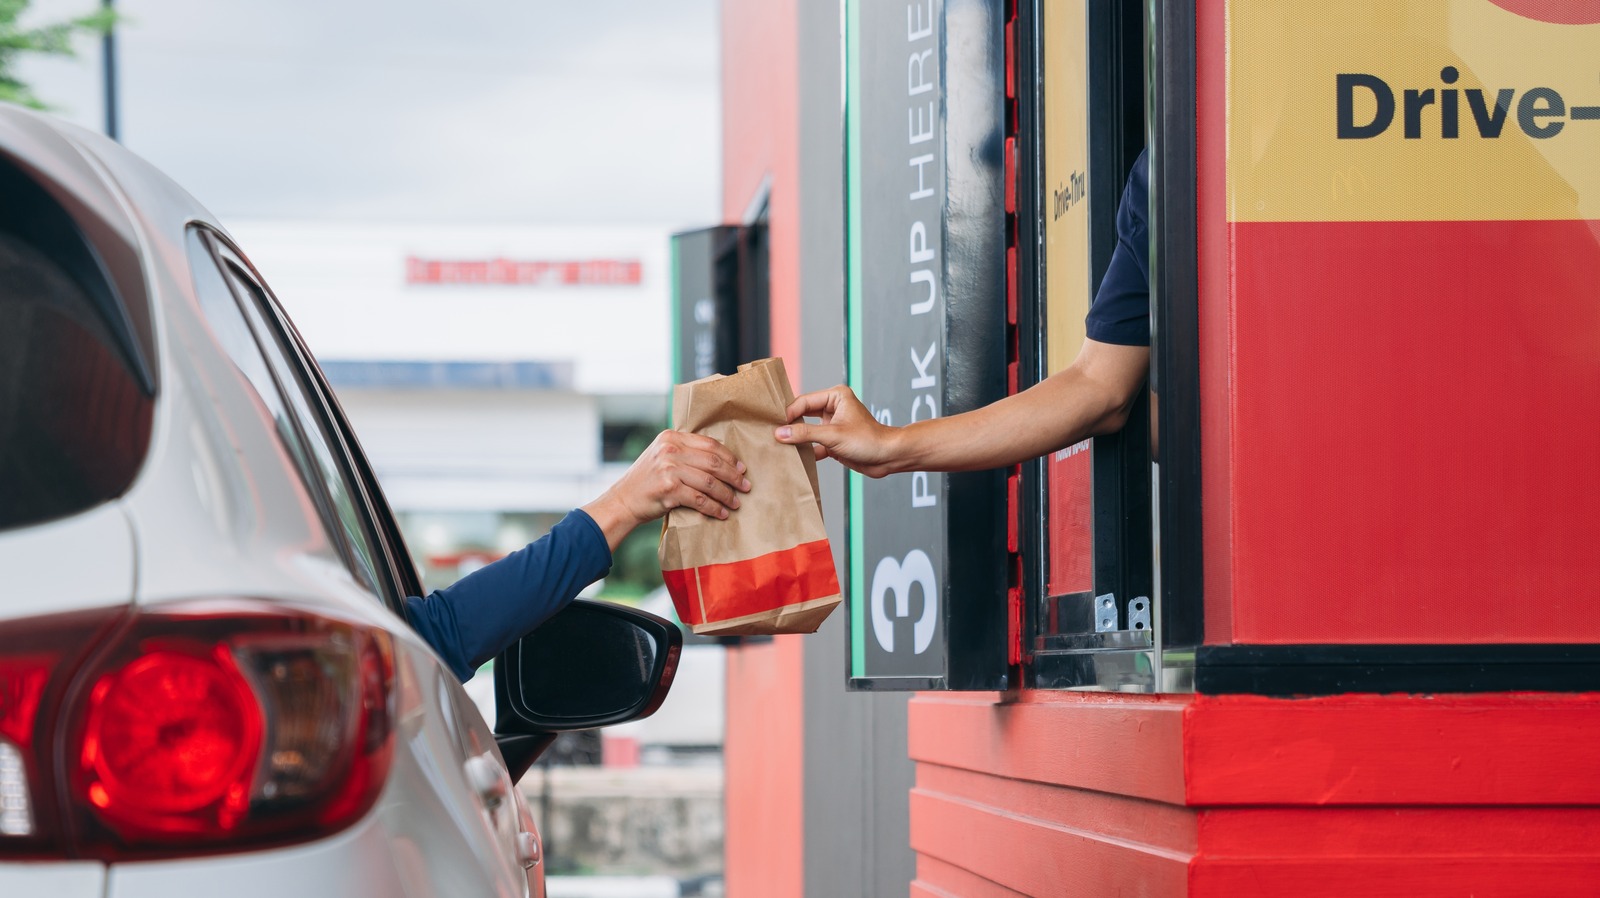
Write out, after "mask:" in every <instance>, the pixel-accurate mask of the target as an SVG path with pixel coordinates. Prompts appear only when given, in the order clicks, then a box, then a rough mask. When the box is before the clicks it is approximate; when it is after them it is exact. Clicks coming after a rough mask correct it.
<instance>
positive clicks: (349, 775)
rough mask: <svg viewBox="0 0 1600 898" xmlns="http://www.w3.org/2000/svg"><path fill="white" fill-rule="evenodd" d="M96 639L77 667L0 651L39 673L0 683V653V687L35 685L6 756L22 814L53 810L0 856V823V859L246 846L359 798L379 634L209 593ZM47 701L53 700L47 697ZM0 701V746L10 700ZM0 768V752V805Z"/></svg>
mask: <svg viewBox="0 0 1600 898" xmlns="http://www.w3.org/2000/svg"><path fill="white" fill-rule="evenodd" d="M49 620H50V619H37V620H36V621H34V622H32V628H33V629H34V630H48V629H50V627H49V625H48V623H47V622H48V621H49ZM6 626H7V628H9V627H10V626H11V625H10V624H7V625H6ZM77 629H78V630H79V631H81V629H82V628H81V626H80V627H78V628H77ZM101 642H102V645H101V647H100V648H98V649H97V650H96V651H95V652H94V653H93V654H92V655H91V656H90V657H88V658H87V659H84V660H83V661H82V663H81V664H71V665H61V664H52V665H51V666H50V667H41V665H40V664H39V663H38V662H37V661H26V660H24V656H22V655H20V654H18V655H17V656H14V657H12V658H10V659H9V661H11V662H15V664H14V666H15V667H16V668H17V669H18V670H27V671H34V672H37V671H40V670H46V671H48V676H47V681H46V683H45V685H44V686H41V687H34V686H29V685H27V684H28V683H31V682H32V680H27V679H24V678H23V677H20V676H19V677H15V678H13V677H9V676H6V675H5V673H4V671H6V670H7V669H8V668H7V667H6V665H7V663H8V659H7V651H6V650H5V649H0V696H6V695H10V694H11V693H12V692H14V693H16V694H17V695H18V696H23V697H24V698H26V696H29V695H33V694H35V693H37V694H38V695H39V696H40V698H39V699H35V700H32V701H34V702H35V704H37V705H39V706H40V710H38V711H35V712H32V713H31V717H32V718H33V722H32V731H33V733H34V734H36V737H37V738H34V739H33V740H31V745H30V744H28V743H22V744H20V745H19V752H18V753H19V754H20V755H21V757H22V760H23V762H24V764H25V765H26V766H27V768H28V769H29V771H31V772H29V773H28V774H27V777H28V780H27V783H26V785H27V787H28V789H27V803H28V807H29V809H30V811H32V812H35V813H36V814H37V811H38V810H39V809H40V807H41V805H46V806H52V805H53V806H54V807H52V808H51V810H52V811H54V812H56V813H53V814H50V815H47V816H48V817H49V818H50V819H49V820H46V821H44V822H45V825H35V827H34V830H33V832H31V833H30V834H29V835H28V836H26V837H21V838H20V839H19V840H18V841H17V842H16V843H15V845H14V848H15V849H18V850H14V851H9V852H8V851H7V848H8V845H7V843H8V842H9V841H12V840H9V839H7V838H6V834H5V831H4V830H3V829H0V855H4V854H8V853H23V854H31V855H35V856H37V855H39V854H41V853H42V854H44V855H46V856H57V857H59V856H73V857H96V858H101V859H106V860H112V859H120V858H132V857H141V858H142V857H158V856H172V855H187V854H196V853H205V852H214V851H230V850H241V849H245V848H255V847H263V846H266V845H270V844H278V843H284V842H291V841H301V840H305V839H311V838H317V837H320V836H323V835H327V834H329V833H331V832H334V831H336V830H338V829H341V828H343V827H344V826H346V825H348V824H349V823H351V822H353V821H354V820H356V819H358V818H359V817H361V816H362V815H363V814H365V813H366V812H367V810H368V809H369V808H371V806H372V803H373V801H374V800H376V798H377V795H378V792H379V791H380V790H381V788H382V785H383V782H384V780H385V778H386V776H387V773H388V768H389V762H390V757H391V755H392V751H393V734H392V730H391V724H392V721H393V719H394V713H393V697H392V696H393V689H392V684H393V675H394V661H393V655H392V652H393V648H392V644H391V642H390V639H389V636H388V634H387V633H385V632H383V631H382V630H379V629H374V628H371V627H367V626H364V625H361V624H356V623H351V622H348V621H342V620H337V619H333V618H329V617H326V616H323V615H319V614H313V613H310V612H306V611H296V610H286V609H285V608H283V607H282V606H277V605H271V604H268V603H264V602H250V601H245V600H214V601H206V602H190V603H186V604H184V605H182V606H170V607H161V608H159V609H152V610H147V611H142V612H137V613H133V614H131V615H129V616H128V618H127V620H126V621H125V622H124V623H123V624H122V625H120V626H118V627H116V628H115V631H114V632H112V633H111V634H110V635H109V636H106V637H105V638H103V639H102V640H101ZM35 654H38V653H35ZM33 676H34V677H35V678H37V676H38V674H37V673H34V674H33ZM62 681H70V685H67V684H64V683H63V682H62ZM8 690H9V691H8ZM52 695H54V696H55V699H56V700H57V701H59V704H60V707H59V708H54V709H52V708H49V707H47V706H48V705H49V704H50V702H51V696H52ZM0 703H4V704H0V743H3V742H4V741H5V740H6V739H7V738H8V737H7V736H6V735H3V734H6V733H10V732H12V730H14V729H17V728H18V727H17V726H12V727H11V728H10V729H7V728H6V727H7V722H9V721H11V718H12V716H15V717H16V719H17V721H21V720H22V718H23V716H24V713H23V709H24V701H23V700H16V701H12V700H9V699H6V698H0ZM6 707H13V708H15V709H16V713H15V714H14V715H9V716H8V715H7V714H6V712H5V710H4V709H5V708H6ZM30 747H31V751H30V750H29V748H30ZM4 764H5V756H4V754H3V753H0V813H4V811H3V808H5V807H7V805H5V804H4V802H5V798H4V797H3V796H4V792H3V790H4V785H3V783H4V780H3V777H4V776H5V774H4ZM57 814H59V816H57ZM30 849H31V850H30Z"/></svg>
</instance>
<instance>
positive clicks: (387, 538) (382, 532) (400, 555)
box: [216, 235, 422, 618]
mask: <svg viewBox="0 0 1600 898" xmlns="http://www.w3.org/2000/svg"><path fill="white" fill-rule="evenodd" d="M216 236H217V243H218V245H219V246H220V248H221V249H222V250H223V251H224V252H225V253H226V255H227V258H226V259H225V263H226V264H228V265H229V266H231V267H233V268H234V269H235V272H236V273H237V274H238V275H239V276H241V277H243V278H245V279H246V280H248V281H249V282H250V283H251V284H252V285H253V286H254V287H255V288H256V289H257V290H259V291H260V295H261V297H262V299H263V300H264V302H263V306H264V308H263V310H262V311H263V313H264V314H263V316H262V318H263V321H264V322H265V324H266V326H267V327H268V328H270V329H272V330H273V331H274V333H273V334H270V335H268V336H270V337H272V338H274V339H276V340H278V342H279V345H280V346H282V347H283V350H284V352H285V353H287V355H288V357H289V361H290V362H291V363H292V364H291V365H290V367H291V368H293V369H294V371H295V374H296V376H297V377H299V378H301V384H300V385H301V386H302V387H304V388H305V393H306V396H307V398H308V400H310V402H311V404H312V408H311V409H310V411H311V414H312V415H313V416H314V417H316V418H317V419H318V420H317V421H316V424H317V426H319V427H321V428H322V431H323V435H324V436H325V437H326V438H327V440H328V447H329V450H330V451H331V452H332V453H333V455H334V457H335V458H334V461H335V463H336V464H337V465H338V466H339V469H340V470H339V473H340V474H341V475H342V476H343V477H344V479H345V481H346V483H347V484H348V485H349V487H350V489H351V490H352V499H353V500H354V501H355V502H356V503H358V506H357V511H358V512H361V514H360V515H359V516H360V517H361V518H362V520H361V522H360V523H361V527H362V530H363V532H364V533H365V534H366V537H367V539H368V541H369V542H370V543H371V544H372V546H373V548H374V550H375V551H377V553H378V554H379V555H380V556H381V557H382V563H381V564H379V565H378V567H379V571H378V574H379V576H380V577H381V578H382V579H383V580H384V581H385V582H384V583H382V584H381V591H383V592H384V593H385V594H384V595H381V596H380V597H379V598H381V599H382V600H383V602H384V604H385V605H386V606H387V607H388V608H389V609H390V610H392V611H394V612H395V613H396V614H399V615H400V616H401V617H402V618H404V617H405V597H406V596H410V595H421V594H422V593H421V591H420V590H421V583H420V578H418V577H417V575H416V568H415V566H414V565H412V566H410V568H409V571H410V576H409V577H408V576H407V575H406V574H407V570H408V568H407V566H406V565H403V564H401V563H400V559H405V560H406V562H407V563H409V561H410V555H409V554H406V553H405V551H404V545H405V544H404V542H401V541H398V540H396V539H393V538H391V537H392V535H393V534H397V533H398V529H397V527H396V525H395V524H394V522H393V520H392V512H391V511H389V510H388V506H387V503H386V502H385V503H384V504H383V505H382V506H381V507H382V508H383V509H384V511H382V512H380V511H379V508H380V505H379V503H378V502H377V501H374V495H377V496H381V495H382V493H381V492H379V493H374V490H375V488H376V478H374V477H372V475H371V468H370V464H369V463H368V462H367V461H366V459H365V457H364V456H362V455H361V453H360V452H359V448H358V447H359V443H356V442H355V441H354V434H353V432H352V431H351V430H350V428H349V424H348V419H346V418H345V417H344V414H343V408H342V407H340V406H339V405H338V399H337V398H336V397H335V396H334V394H333V392H332V390H331V388H329V387H328V386H327V383H326V379H325V378H324V376H323V374H322V369H321V366H319V365H318V364H317V363H316V358H315V356H313V355H312V354H311V351H310V350H309V349H308V348H307V347H306V345H305V340H304V338H302V337H301V336H300V332H299V330H298V329H296V328H295V326H294V323H293V322H292V321H291V320H290V319H289V317H288V315H287V314H285V313H284V311H283V308H282V305H281V304H280V303H279V302H278V298H277V296H276V295H274V294H273V292H272V290H271V288H269V287H268V286H267V285H266V281H265V280H264V279H263V278H262V277H261V275H260V273H259V272H258V271H256V269H255V266H254V265H252V264H250V261H249V260H248V259H247V258H246V257H245V255H244V253H242V252H240V251H239V250H238V248H237V247H235V246H234V245H233V244H232V243H231V241H228V240H227V239H226V238H225V237H222V236H221V235H216ZM240 301H245V300H243V299H241V300H240ZM330 501H331V499H330ZM339 530H340V533H339V536H340V539H341V540H342V541H344V542H346V543H348V541H349V539H348V537H347V536H346V535H345V534H344V533H343V528H342V527H340V528H339ZM346 548H347V550H348V551H349V552H350V553H352V556H353V555H354V554H355V548H354V547H353V546H347V547H346Z"/></svg>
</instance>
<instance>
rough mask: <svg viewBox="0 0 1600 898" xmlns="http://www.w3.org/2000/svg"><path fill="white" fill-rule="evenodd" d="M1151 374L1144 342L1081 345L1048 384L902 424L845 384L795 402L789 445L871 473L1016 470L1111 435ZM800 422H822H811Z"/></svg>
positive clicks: (786, 431)
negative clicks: (886, 418)
mask: <svg viewBox="0 0 1600 898" xmlns="http://www.w3.org/2000/svg"><path fill="white" fill-rule="evenodd" d="M1149 368H1150V348H1149V347H1148V346H1119V345H1117V344H1113V343H1099V342H1096V341H1094V340H1085V341H1084V342H1083V348H1082V349H1081V350H1079V352H1078V357H1077V358H1076V359H1075V360H1073V362H1072V364H1071V365H1069V366H1067V368H1066V369H1065V370H1063V371H1060V372H1058V373H1056V374H1054V375H1052V376H1050V377H1049V378H1046V379H1045V380H1044V381H1041V382H1040V383H1038V384H1035V385H1034V386H1033V387H1031V388H1029V389H1027V390H1025V391H1023V392H1021V393H1018V394H1017V395H1015V396H1007V397H1006V398H1005V399H1001V400H999V401H998V402H995V403H992V404H990V405H987V406H984V407H983V408H980V409H975V410H973V411H970V412H965V413H963V414H959V415H952V416H950V417H948V418H930V419H928V420H925V421H918V422H916V423H913V424H909V425H906V426H905V427H890V426H887V425H885V424H880V423H879V422H878V421H877V420H876V419H874V418H873V417H872V414H871V412H869V411H867V409H866V407H865V406H863V405H862V404H861V401H860V400H858V399H857V398H856V395H855V393H853V392H852V391H851V390H850V388H849V387H845V386H837V387H833V388H831V389H828V390H821V391H819V392H816V393H808V394H806V395H804V396H801V397H799V398H798V399H796V400H795V401H794V403H793V404H791V405H790V406H789V409H788V416H789V419H790V420H791V421H793V422H795V423H793V424H789V425H786V426H784V427H780V428H778V429H777V432H776V436H777V438H778V441H779V442H783V443H806V442H809V443H811V444H812V445H813V446H814V447H815V451H816V454H817V457H818V458H834V459H837V460H838V461H839V462H840V463H841V464H843V465H844V466H845V467H847V468H850V469H851V470H853V471H860V472H861V473H863V474H866V475H867V476H869V477H883V476H885V475H888V474H895V473H899V472H901V471H975V470H983V469H986V468H998V467H1004V466H1006V465H1012V464H1016V463H1017V462H1020V461H1024V460H1026V459H1030V458H1034V457H1036V456H1039V455H1043V454H1044V453H1046V452H1051V451H1053V450H1056V449H1061V448H1063V447H1066V446H1070V445H1072V444H1073V443H1076V442H1078V441H1079V440H1082V439H1084V438H1085V437H1091V436H1098V435H1100V434H1107V433H1114V432H1116V431H1117V430H1120V429H1121V428H1122V425H1123V424H1124V423H1125V422H1126V421H1127V419H1128V411H1129V409H1131V408H1132V407H1133V402H1134V399H1135V398H1137V396H1138V392H1139V390H1140V388H1141V387H1142V386H1143V384H1144V380H1145V375H1146V374H1147V372H1148V371H1149ZM802 416H813V417H818V418H820V419H821V421H820V423H815V424H811V423H806V422H804V421H801V420H799V419H800V418H801V417H802Z"/></svg>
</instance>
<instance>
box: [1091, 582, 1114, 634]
mask: <svg viewBox="0 0 1600 898" xmlns="http://www.w3.org/2000/svg"><path fill="white" fill-rule="evenodd" d="M1117 617H1118V615H1117V597H1116V594H1115V593H1109V592H1108V593H1106V594H1105V595H1103V596H1095V597H1094V631H1095V632H1096V633H1110V632H1112V631H1113V630H1117V629H1120V628H1119V627H1118V626H1117Z"/></svg>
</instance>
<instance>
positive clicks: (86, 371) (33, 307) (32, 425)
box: [0, 157, 155, 529]
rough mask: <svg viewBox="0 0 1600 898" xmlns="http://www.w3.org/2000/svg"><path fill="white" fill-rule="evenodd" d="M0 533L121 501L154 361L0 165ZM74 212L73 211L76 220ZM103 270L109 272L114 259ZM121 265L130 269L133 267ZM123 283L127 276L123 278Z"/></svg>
mask: <svg viewBox="0 0 1600 898" xmlns="http://www.w3.org/2000/svg"><path fill="white" fill-rule="evenodd" d="M0 198H3V200H0V529H6V528H10V527H21V526H25V525H28V524H35V523H39V522H42V521H47V520H50V519H52V518H60V517H65V516H67V515H71V514H76V513H78V512H81V511H85V510H87V509H89V508H91V507H93V506H95V505H98V504H100V503H101V502H105V501H108V500H110V499H114V498H116V497H117V496H120V495H122V493H123V492H124V491H125V490H127V488H128V486H129V485H130V484H131V483H132V482H133V479H134V477H135V476H137V474H138V473H139V469H140V467H141V466H142V465H143V464H144V458H145V452H146V449H147V447H148V445H149V441H150V427H151V422H152V420H153V415H154V408H155V405H154V399H153V396H154V374H155V372H154V370H153V365H154V359H152V358H148V357H147V356H148V352H149V350H148V348H146V349H145V351H143V352H141V351H140V349H139V348H138V347H139V341H138V340H137V339H136V335H135V334H133V333H131V332H130V330H129V327H128V322H132V321H145V320H148V318H149V314H150V313H149V310H148V309H147V308H145V307H144V305H145V304H144V298H143V296H142V294H139V295H135V294H133V293H130V292H126V291H123V290H122V289H120V288H122V287H127V286H130V285H129V284H124V283H122V282H120V281H117V280H116V279H115V278H114V277H113V276H112V275H111V274H110V272H109V271H108V270H107V268H106V265H105V260H106V259H108V258H111V257H112V256H115V255H118V254H117V253H115V252H113V250H114V249H115V247H114V246H112V243H113V242H114V241H115V238H111V239H108V240H107V241H104V242H103V245H98V246H95V245H91V244H90V243H89V241H88V239H87V238H85V236H84V231H83V229H82V228H80V227H79V225H78V223H76V222H75V221H74V220H73V218H72V216H71V215H69V214H68V212H67V211H66V209H64V208H63V207H62V206H61V204H60V203H59V202H58V201H57V200H56V199H55V198H54V197H53V196H52V195H51V194H50V193H48V192H47V191H46V190H45V189H44V188H43V187H41V186H40V185H39V183H38V182H36V181H35V180H34V179H33V177H31V176H30V175H29V174H27V173H26V172H24V171H23V170H22V169H20V168H18V167H17V166H15V165H12V164H11V163H9V162H7V161H5V159H4V157H0ZM80 211H82V210H80ZM113 261H115V260H114V259H113ZM127 261H130V262H132V263H134V264H133V265H132V267H133V269H134V271H135V272H136V271H137V264H136V263H137V257H130V258H129V259H128V260H127ZM124 273H126V272H124Z"/></svg>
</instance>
